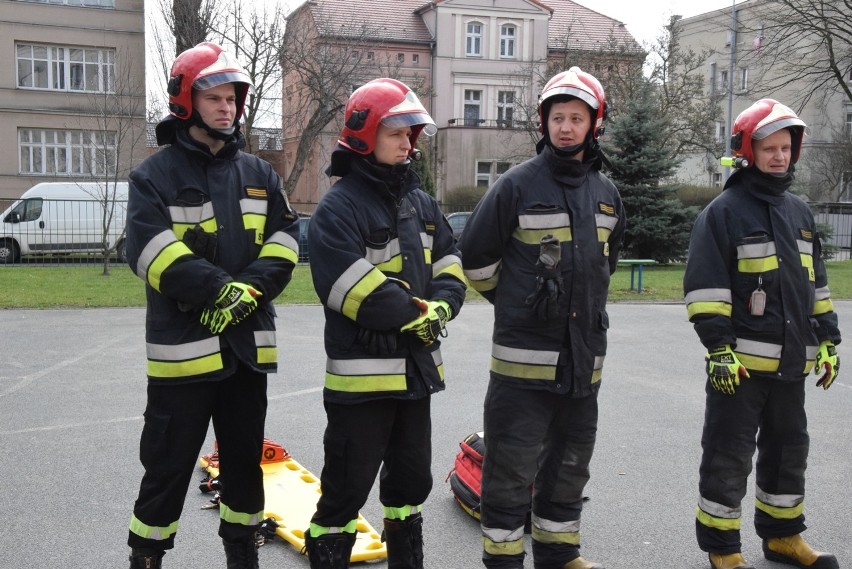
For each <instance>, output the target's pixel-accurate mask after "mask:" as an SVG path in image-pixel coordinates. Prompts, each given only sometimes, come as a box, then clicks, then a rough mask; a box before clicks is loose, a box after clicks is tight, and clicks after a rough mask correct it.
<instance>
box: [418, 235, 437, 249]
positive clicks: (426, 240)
mask: <svg viewBox="0 0 852 569" xmlns="http://www.w3.org/2000/svg"><path fill="white" fill-rule="evenodd" d="M434 241H435V239H434V237H432V236H431V235H429V234H428V233H424V232H421V233H420V244H421V245H422V246H423V248H424V249H429V250H431V249H432V243H433V242H434Z"/></svg>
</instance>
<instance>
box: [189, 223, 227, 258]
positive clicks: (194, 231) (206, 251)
mask: <svg viewBox="0 0 852 569" xmlns="http://www.w3.org/2000/svg"><path fill="white" fill-rule="evenodd" d="M183 242H184V243H185V244H186V246H187V247H189V250H190V251H192V252H193V253H195V254H196V255H198V256H199V257H203V258H205V259H207V261H209V262H210V263H215V262H216V246H217V244H218V242H219V238H218V237H217V236H216V234H215V233H207V232H206V231H204V228H202V227H201V226H200V225H196V226H195V227H191V228H189V229H187V230H186V232H184V234H183Z"/></svg>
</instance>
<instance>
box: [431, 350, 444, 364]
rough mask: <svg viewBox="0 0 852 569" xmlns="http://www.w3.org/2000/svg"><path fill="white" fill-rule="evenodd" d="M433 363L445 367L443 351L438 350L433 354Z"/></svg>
mask: <svg viewBox="0 0 852 569" xmlns="http://www.w3.org/2000/svg"><path fill="white" fill-rule="evenodd" d="M432 361H433V362H435V365H436V366H442V365H444V358H443V356H441V349H440V348H438V349H437V350H435V351H434V352H432Z"/></svg>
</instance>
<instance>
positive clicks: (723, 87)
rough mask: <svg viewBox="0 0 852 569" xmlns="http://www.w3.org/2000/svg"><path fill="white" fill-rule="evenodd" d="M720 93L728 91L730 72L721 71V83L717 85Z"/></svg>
mask: <svg viewBox="0 0 852 569" xmlns="http://www.w3.org/2000/svg"><path fill="white" fill-rule="evenodd" d="M717 87H718V88H719V92H720V93H725V92H727V91H728V72H727V71H719V81H718V84H717Z"/></svg>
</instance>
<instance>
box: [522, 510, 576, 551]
mask: <svg viewBox="0 0 852 569" xmlns="http://www.w3.org/2000/svg"><path fill="white" fill-rule="evenodd" d="M532 538H533V539H534V540H536V541H539V542H541V543H566V544H569V545H580V520H568V521H564V522H557V521H554V520H547V519H544V518H540V517H538V516H535V515H533V517H532Z"/></svg>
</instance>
